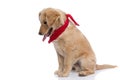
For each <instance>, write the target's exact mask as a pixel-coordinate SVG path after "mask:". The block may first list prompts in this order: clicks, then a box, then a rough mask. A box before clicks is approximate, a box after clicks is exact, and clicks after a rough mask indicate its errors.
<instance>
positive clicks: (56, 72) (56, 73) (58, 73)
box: [54, 70, 62, 75]
mask: <svg viewBox="0 0 120 80" xmlns="http://www.w3.org/2000/svg"><path fill="white" fill-rule="evenodd" d="M61 73H62V72H61V71H60V70H57V71H55V72H54V74H55V75H60V74H61Z"/></svg>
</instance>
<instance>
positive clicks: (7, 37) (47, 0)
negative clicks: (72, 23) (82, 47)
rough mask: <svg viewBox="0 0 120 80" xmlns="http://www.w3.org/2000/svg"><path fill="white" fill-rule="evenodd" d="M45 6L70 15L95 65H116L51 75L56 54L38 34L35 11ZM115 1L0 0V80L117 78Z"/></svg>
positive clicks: (118, 8)
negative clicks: (89, 72) (87, 73)
mask: <svg viewBox="0 0 120 80" xmlns="http://www.w3.org/2000/svg"><path fill="white" fill-rule="evenodd" d="M47 7H53V8H58V9H61V10H63V11H65V12H66V13H70V14H72V16H73V17H74V19H75V20H76V21H77V22H78V23H79V24H80V26H78V28H79V29H80V30H81V31H82V32H83V33H84V34H85V36H86V37H87V38H88V40H89V42H90V43H91V45H92V47H93V50H94V52H95V54H96V57H97V63H98V64H104V63H107V64H113V65H117V66H118V68H115V69H108V70H102V71H96V74H94V75H90V76H88V77H78V76H77V73H70V76H69V77H67V78H58V77H57V76H55V75H54V71H55V70H57V67H58V63H57V56H56V53H55V50H54V47H53V44H52V43H51V44H48V42H47V40H48V39H47V40H46V41H45V42H44V43H43V42H42V36H39V35H38V31H39V27H40V23H39V20H38V13H39V12H40V11H41V10H42V9H44V8H47ZM119 27H120V2H119V0H1V1H0V80H114V79H116V80H119V79H120V77H119V74H120V68H119V66H120V62H119V61H120V56H119V54H120V28H119Z"/></svg>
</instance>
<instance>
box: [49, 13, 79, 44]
mask: <svg viewBox="0 0 120 80" xmlns="http://www.w3.org/2000/svg"><path fill="white" fill-rule="evenodd" d="M69 18H70V19H71V20H72V21H73V22H74V24H75V25H77V26H79V24H78V23H77V22H76V21H75V20H74V19H73V17H72V16H71V15H70V14H66V21H65V22H64V25H62V26H61V27H60V28H58V29H57V30H55V31H54V32H53V34H52V35H51V36H50V39H49V41H48V43H51V42H52V41H54V40H56V39H57V38H58V37H59V36H60V35H61V34H62V33H63V32H64V31H65V29H66V28H67V26H68V24H69Z"/></svg>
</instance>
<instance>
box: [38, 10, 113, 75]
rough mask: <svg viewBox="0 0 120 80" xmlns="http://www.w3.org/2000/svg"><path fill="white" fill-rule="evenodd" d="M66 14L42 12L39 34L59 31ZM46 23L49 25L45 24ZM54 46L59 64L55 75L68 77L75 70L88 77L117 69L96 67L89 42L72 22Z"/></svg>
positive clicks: (56, 11)
mask: <svg viewBox="0 0 120 80" xmlns="http://www.w3.org/2000/svg"><path fill="white" fill-rule="evenodd" d="M65 14H66V13H65V12H63V11H61V10H58V9H53V8H46V9H44V10H42V11H41V12H40V14H39V18H40V22H41V27H40V31H39V33H40V34H42V35H45V34H46V33H47V32H48V30H49V29H50V28H51V27H52V28H53V31H54V30H55V29H58V28H59V27H60V26H61V25H63V24H64V21H65V20H66V16H65ZM44 21H46V22H47V24H44ZM53 31H52V33H53ZM52 33H51V34H52ZM53 44H54V47H55V50H56V52H57V56H58V63H59V68H58V70H57V71H55V74H57V75H58V76H60V77H65V76H68V75H69V73H70V71H71V70H72V69H75V71H77V72H78V73H79V75H80V76H87V75H90V74H93V73H94V72H95V70H97V69H105V68H113V67H115V66H112V65H96V57H95V54H94V51H93V50H92V48H91V46H90V44H89V42H88V40H87V39H86V37H85V36H84V35H83V34H82V32H81V31H80V30H79V29H77V27H76V26H75V25H74V24H73V23H72V22H71V21H70V23H69V25H68V27H67V29H66V30H65V31H64V32H63V33H62V34H61V35H60V36H59V37H58V38H57V39H56V40H54V41H53Z"/></svg>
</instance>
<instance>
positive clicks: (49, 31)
mask: <svg viewBox="0 0 120 80" xmlns="http://www.w3.org/2000/svg"><path fill="white" fill-rule="evenodd" d="M52 31H53V28H50V29H49V30H48V32H47V34H44V37H43V41H44V40H45V39H46V38H47V37H49V36H50V35H51V33H52Z"/></svg>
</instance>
